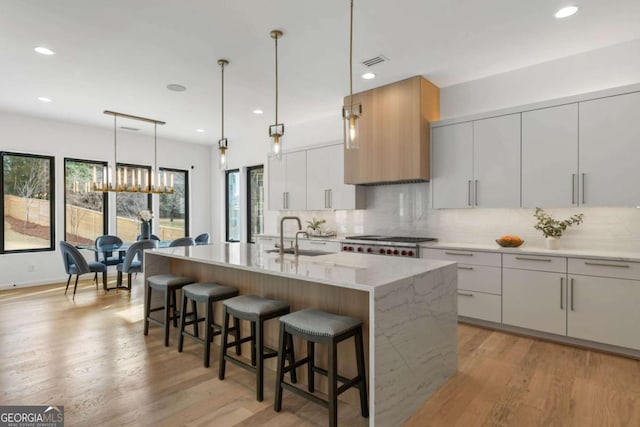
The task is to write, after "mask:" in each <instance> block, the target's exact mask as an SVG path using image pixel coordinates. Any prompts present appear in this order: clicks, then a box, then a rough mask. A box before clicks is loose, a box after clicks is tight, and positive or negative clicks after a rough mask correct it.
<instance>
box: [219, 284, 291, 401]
mask: <svg viewBox="0 0 640 427" xmlns="http://www.w3.org/2000/svg"><path fill="white" fill-rule="evenodd" d="M223 307H224V308H223V314H222V318H223V321H222V344H221V345H220V361H219V363H220V365H219V371H218V378H219V379H221V380H223V379H224V375H225V369H226V362H232V363H234V364H236V365H238V366H240V367H242V368H245V369H247V370H249V371H251V372H254V373H255V374H256V399H257V400H258V401H259V402H262V400H263V395H264V386H263V384H264V360H265V359H268V358H271V357H276V356H278V353H277V352H276V351H275V350H273V349H270V348H267V347H265V345H264V322H266V321H267V320H270V319H274V318H276V317H280V316H282V315H285V314H287V313H289V311H290V310H289V303H288V302H286V301H278V300H272V299H268V298H263V297H259V296H257V295H241V296H238V297H234V298H230V299H227V300H225V301H224V303H223ZM230 316H233V317H234V328H233V329H230V328H229V318H230ZM239 320H247V321H249V322H250V323H251V335H250V336H248V337H244V338H240V323H239ZM231 332H234V333H235V341H233V342H229V341H228V336H229V333H231ZM245 342H251V365H249V364H247V363H245V362H243V361H242V360H240V359H238V358H235V357H233V356H231V355H229V354H227V349H228V348H231V347H234V346H235V347H236V354H238V355H239V354H240V352H239V347H238V346H239V344H242V343H245ZM291 349H293V343H292V342H289V343H288V345H287V346H286V347H284V346H283V350H282V351H283V354H285V356H288V359H289V363H292V362H293V360H294V356H293V353H291ZM291 382H293V383H295V382H297V378H296V372H295V369H294V370H291Z"/></svg>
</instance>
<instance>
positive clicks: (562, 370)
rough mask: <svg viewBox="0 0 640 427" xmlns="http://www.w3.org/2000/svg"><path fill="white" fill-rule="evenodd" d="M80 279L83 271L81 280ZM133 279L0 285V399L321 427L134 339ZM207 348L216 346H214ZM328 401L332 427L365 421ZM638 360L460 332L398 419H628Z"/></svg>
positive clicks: (178, 421) (121, 413)
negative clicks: (441, 376)
mask: <svg viewBox="0 0 640 427" xmlns="http://www.w3.org/2000/svg"><path fill="white" fill-rule="evenodd" d="M87 277H88V276H87ZM142 293H143V292H142V286H141V281H140V280H138V283H137V284H136V285H134V290H133V292H132V293H131V295H129V293H128V292H126V291H120V292H118V293H115V292H114V291H111V292H109V293H108V294H107V295H105V294H104V293H103V291H102V290H100V291H96V290H95V287H94V286H93V284H92V283H91V282H89V280H87V281H85V282H83V283H82V285H81V286H79V288H78V293H77V295H76V299H75V302H73V301H72V300H71V296H70V295H69V296H65V295H64V286H63V285H52V286H44V287H35V288H27V289H21V290H16V291H3V292H0V404H3V405H6V404H58V405H64V406H65V415H66V421H67V424H66V425H68V426H103V425H109V426H182V425H185V426H216V427H223V426H256V425H265V426H278V427H280V426H282V427H287V426H324V425H326V424H327V415H326V411H325V410H324V409H323V408H321V407H319V406H317V405H315V404H313V403H311V402H307V401H306V400H304V399H302V398H299V397H297V396H294V395H292V394H290V393H287V392H285V396H284V405H283V411H282V412H281V413H279V414H277V413H275V412H273V410H272V398H273V391H272V388H273V375H272V374H270V375H269V376H268V377H267V379H266V381H265V383H266V387H265V401H264V402H256V401H255V399H254V397H255V395H254V388H253V387H254V377H253V376H252V375H251V374H250V373H249V372H246V371H244V370H241V369H239V368H238V367H235V366H234V365H229V367H228V368H227V379H225V381H219V380H217V378H216V373H217V370H216V368H217V360H218V357H217V352H215V351H213V354H212V361H211V362H212V367H211V368H209V369H205V368H204V367H203V366H202V347H201V346H200V345H198V344H195V343H193V342H190V341H188V340H187V341H185V350H184V352H183V353H182V354H180V353H178V352H177V350H176V347H175V343H176V341H175V338H172V347H169V348H165V347H164V346H163V345H162V337H161V335H162V334H161V330H160V328H158V327H154V326H152V327H151V330H150V333H149V336H148V337H144V336H143V334H142V326H143V325H142ZM214 350H215V348H214ZM358 412H359V411H358V408H356V407H355V406H351V405H348V404H345V403H341V404H340V405H339V413H340V424H341V425H344V426H349V427H352V426H354V427H357V426H364V425H367V420H365V419H363V418H361V417H360V416H359V413H358ZM639 425H640V362H638V361H635V360H631V359H625V358H622V357H617V356H611V355H607V354H603V353H598V352H592V351H587V350H582V349H577V348H573V347H568V346H563V345H559V344H552V343H548V342H544V341H539V340H534V339H530V338H524V337H518V336H514V335H509V334H504V333H499V332H493V331H489V330H485V329H481V328H476V327H472V326H468V325H460V327H459V372H458V374H456V376H455V377H454V378H453V379H452V380H451V381H449V382H448V383H447V384H446V385H445V386H444V387H443V388H442V389H441V390H440V391H439V392H437V393H436V394H435V395H434V396H433V398H432V399H430V400H429V401H428V402H427V403H425V405H424V406H423V407H422V408H421V409H420V410H419V411H418V412H417V413H416V414H415V416H414V417H413V418H412V419H410V420H409V421H408V422H407V423H406V424H405V426H409V427H418V426H420V427H422V426H581V427H582V426H639Z"/></svg>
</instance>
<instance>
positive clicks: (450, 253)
mask: <svg viewBox="0 0 640 427" xmlns="http://www.w3.org/2000/svg"><path fill="white" fill-rule="evenodd" d="M445 254H447V255H460V256H473V254H467V253H464V252H445Z"/></svg>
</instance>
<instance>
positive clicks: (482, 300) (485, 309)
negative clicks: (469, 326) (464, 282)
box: [458, 289, 501, 323]
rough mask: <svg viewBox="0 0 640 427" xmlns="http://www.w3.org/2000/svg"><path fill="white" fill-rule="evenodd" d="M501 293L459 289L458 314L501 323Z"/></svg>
mask: <svg viewBox="0 0 640 427" xmlns="http://www.w3.org/2000/svg"><path fill="white" fill-rule="evenodd" d="M500 304H501V297H500V295H493V294H485V293H482V292H473V291H468V290H466V289H458V315H460V316H465V317H472V318H474V319H481V320H488V321H490V322H496V323H500V320H501V316H500Z"/></svg>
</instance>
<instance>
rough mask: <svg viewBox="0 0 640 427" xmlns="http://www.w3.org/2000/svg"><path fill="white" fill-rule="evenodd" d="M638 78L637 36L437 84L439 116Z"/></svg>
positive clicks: (512, 104) (606, 86) (639, 48)
mask: <svg viewBox="0 0 640 427" xmlns="http://www.w3.org/2000/svg"><path fill="white" fill-rule="evenodd" d="M638 82H640V39H636V40H632V41H629V42H625V43H621V44H617V45H614V46H610V47H606V48H603V49H597V50H592V51H589V52H585V53H581V54H578V55H573V56H568V57H565V58H561V59H557V60H554V61H549V62H544V63H542V64H538V65H533V66H531V67H526V68H521V69H518V70H514V71H509V72H506V73H502V74H496V75H494V76H489V77H485V78H482V79H478V80H473V81H470V82H465V83H461V84H458V85H453V86H449V87H445V88H441V89H440V116H441V119H443V120H444V119H450V118H455V117H460V116H466V115H470V114H475V113H482V112H485V111H491V110H497V109H501V108H508V107H515V106H518V105H523V104H529V103H533V102H538V101H546V100H549V99H554V98H561V97H565V96H571V95H577V94H581V93H586V92H593V91H597V90H602V89H609V88H613V87H618V86H625V85H629V84H634V83H638Z"/></svg>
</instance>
